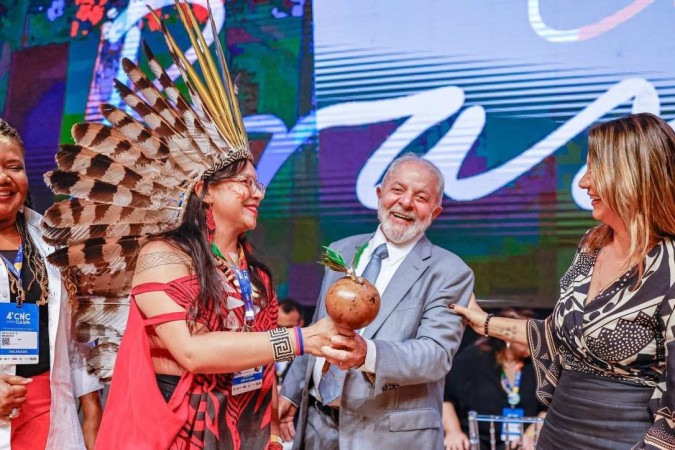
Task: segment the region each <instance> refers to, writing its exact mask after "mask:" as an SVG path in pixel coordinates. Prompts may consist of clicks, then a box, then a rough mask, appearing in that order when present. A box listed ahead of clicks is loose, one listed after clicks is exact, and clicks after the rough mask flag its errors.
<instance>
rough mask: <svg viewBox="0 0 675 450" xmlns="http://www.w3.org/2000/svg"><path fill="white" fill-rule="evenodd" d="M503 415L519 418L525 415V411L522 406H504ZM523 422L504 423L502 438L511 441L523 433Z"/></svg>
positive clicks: (504, 440)
mask: <svg viewBox="0 0 675 450" xmlns="http://www.w3.org/2000/svg"><path fill="white" fill-rule="evenodd" d="M502 416H504V417H508V418H515V419H519V418H521V417H524V416H525V411H524V410H523V409H522V408H504V409H503V410H502ZM522 434H523V433H522V423H520V422H506V421H505V422H504V423H503V424H502V435H501V439H502V441H503V442H510V441H513V440H514V439H516V438H519V437H520V436H521V435H522Z"/></svg>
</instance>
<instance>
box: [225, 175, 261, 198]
mask: <svg viewBox="0 0 675 450" xmlns="http://www.w3.org/2000/svg"><path fill="white" fill-rule="evenodd" d="M229 181H234V182H235V183H241V184H243V185H245V186H247V187H248V190H249V192H250V193H251V195H254V194H255V191H256V190H258V191H260V193H261V194H262V195H265V189H266V187H265V185H264V184H263V183H262V182H260V181H258V180H256V179H255V178H253V177H237V178H232V179H231V180H229Z"/></svg>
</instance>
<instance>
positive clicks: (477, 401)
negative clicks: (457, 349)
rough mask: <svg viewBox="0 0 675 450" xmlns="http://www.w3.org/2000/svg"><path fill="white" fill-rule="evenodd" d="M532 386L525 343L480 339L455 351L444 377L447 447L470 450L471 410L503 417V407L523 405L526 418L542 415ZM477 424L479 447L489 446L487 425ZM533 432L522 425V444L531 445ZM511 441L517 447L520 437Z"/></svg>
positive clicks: (519, 311)
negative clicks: (450, 366)
mask: <svg viewBox="0 0 675 450" xmlns="http://www.w3.org/2000/svg"><path fill="white" fill-rule="evenodd" d="M500 316H501V317H510V318H513V319H530V318H532V317H534V314H533V312H532V310H530V309H525V308H504V309H502V310H501V312H500ZM536 389H537V380H536V378H535V374H534V368H533V367H532V360H531V358H530V350H529V348H528V347H527V345H525V344H518V343H514V344H511V343H509V342H504V341H502V340H501V339H497V338H494V337H487V338H486V337H483V338H480V339H478V340H477V341H476V342H475V343H474V344H473V345H471V346H470V347H468V348H467V349H466V350H464V351H463V352H461V353H460V354H459V355H457V357H456V358H455V361H454V362H453V365H452V369H451V370H450V373H449V374H448V376H447V377H446V379H445V395H444V399H443V429H444V431H445V441H444V442H445V450H469V437H468V436H469V424H468V414H469V411H476V412H477V413H478V414H489V415H495V416H501V415H504V412H505V409H522V410H523V414H524V416H526V417H532V416H537V415H543V411H544V406H543V405H542V404H540V403H539V402H538V401H537V397H536ZM500 426H501V424H499V423H497V424H495V427H496V428H495V430H496V440H497V442H499V443H500V445H499V447H498V448H504V445H503V443H502V442H501V440H500V434H502V433H501V430H500V429H499V427H500ZM478 428H479V434H480V442H481V449H489V448H490V425H489V423H488V422H479V424H478ZM518 428H519V427H518ZM534 432H535V429H534V425H531V426H529V427H527V428H526V431H525V437H524V439H523V440H522V448H524V449H526V450H533V449H534V440H533V437H534ZM516 434H519V431H516ZM510 441H512V443H513V447H514V448H515V447H516V446H517V445H518V444H519V443H520V441H521V439H520V437H519V436H518V437H515V438H513V437H512V438H511V439H510Z"/></svg>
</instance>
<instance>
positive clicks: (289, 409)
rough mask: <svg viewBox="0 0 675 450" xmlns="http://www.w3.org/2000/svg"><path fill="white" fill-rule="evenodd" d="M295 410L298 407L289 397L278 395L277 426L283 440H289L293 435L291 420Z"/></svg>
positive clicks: (293, 417)
mask: <svg viewBox="0 0 675 450" xmlns="http://www.w3.org/2000/svg"><path fill="white" fill-rule="evenodd" d="M297 412H298V408H297V407H296V406H295V405H294V404H293V403H291V401H290V400H289V399H287V398H286V397H282V396H281V395H280V396H279V428H280V431H281V439H283V440H284V442H291V441H292V440H293V438H294V437H295V425H294V424H293V421H294V420H295V413H297Z"/></svg>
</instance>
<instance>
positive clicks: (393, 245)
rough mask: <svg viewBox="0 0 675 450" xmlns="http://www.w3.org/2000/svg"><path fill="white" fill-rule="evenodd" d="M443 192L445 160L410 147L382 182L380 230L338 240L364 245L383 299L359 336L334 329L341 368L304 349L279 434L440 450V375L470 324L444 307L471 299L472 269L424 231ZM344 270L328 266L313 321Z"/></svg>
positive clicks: (367, 266)
mask: <svg viewBox="0 0 675 450" xmlns="http://www.w3.org/2000/svg"><path fill="white" fill-rule="evenodd" d="M442 194H443V176H442V174H441V173H440V171H439V170H438V168H436V166H434V165H433V164H431V163H430V162H428V161H426V160H423V159H421V158H419V157H417V156H415V155H413V154H407V155H404V156H402V157H400V158H398V159H397V160H395V161H394V162H393V163H392V165H391V166H390V168H389V170H388V171H387V173H386V174H385V176H384V179H383V181H382V185H381V186H379V187H378V188H377V196H378V199H379V206H378V218H379V220H380V226H379V227H378V229H377V230H376V232H375V233H374V234H370V235H360V236H352V237H349V238H346V239H343V240H341V241H338V242H335V243H333V244H332V245H331V248H333V249H335V250H339V251H340V252H342V254H343V255H344V256H345V260H347V261H350V260H351V259H352V257H353V255H354V253H355V251H356V249H357V248H360V247H362V246H365V250H364V251H363V254H362V256H361V258H360V261H359V264H358V266H357V267H356V273H357V274H360V275H361V276H364V277H366V278H368V279H370V280H371V281H372V282H373V284H375V286H376V287H377V289H378V291H379V292H380V293H381V296H382V304H381V308H380V312H379V314H378V316H377V318H376V319H375V321H374V322H373V323H371V324H370V325H368V326H367V327H366V328H365V329H363V330H360V333H359V334H356V336H354V337H351V338H349V337H344V336H336V337H334V338H333V346H334V347H336V348H331V347H324V349H323V351H324V354H325V355H327V356H330V357H332V358H333V359H334V360H336V361H342V362H341V363H340V365H339V367H336V366H331V367H330V369H331V370H330V371H329V372H327V373H326V374H323V375H322V371H321V368H322V366H323V363H324V360H323V358H316V357H314V356H307V355H306V356H303V357H301V358H298V359H296V360H295V361H294V362H293V364H292V366H291V368H290V370H289V372H288V374H287V376H286V379H285V381H284V384H283V386H282V389H281V397H280V399H279V416H280V419H281V433H282V437H283V438H284V439H285V440H289V439H291V438H292V437H293V436H295V439H294V448H298V449H302V448H304V449H317V450H319V449H320V450H332V449H355V450H356V449H358V450H362V449H380V448H381V449H408V450H418V449H419V450H422V449H424V450H426V449H442V448H443V429H442V427H441V405H442V401H443V381H444V377H445V375H446V373H447V372H448V371H449V370H450V365H451V363H452V358H453V356H454V355H455V352H456V351H457V348H458V346H459V343H460V340H461V338H462V333H463V331H464V327H463V326H462V322H461V319H460V318H459V317H458V316H456V315H454V314H452V313H451V312H450V310H449V309H448V307H447V306H448V305H449V304H450V303H459V304H462V305H466V304H468V301H469V297H470V295H471V292H472V290H473V274H472V272H471V270H470V269H469V268H468V267H467V266H466V264H464V263H463V262H462V260H461V259H460V258H459V257H457V256H456V255H454V254H453V253H450V252H449V251H447V250H445V249H443V248H440V247H437V246H435V245H433V244H431V242H429V240H428V239H427V238H426V236H425V235H424V232H425V231H426V229H427V228H428V227H429V225H431V223H432V222H433V220H434V219H435V218H436V217H438V215H439V214H440V212H441V199H442ZM341 276H342V274H339V273H335V272H331V271H327V272H326V275H325V277H324V280H323V284H322V286H321V294H320V296H319V302H318V304H317V312H316V314H315V320H316V319H318V318H321V317H324V316H325V315H326V307H325V304H324V296H325V294H326V291H327V290H328V288H329V287H330V286H331V285H332V284H333V283H334V282H335V281H336V280H337V279H338V278H340V277H341ZM338 348H340V349H338ZM347 368H351V369H349V370H342V369H347ZM298 408H299V409H300V415H299V417H298V421H297V433H296V430H295V427H294V425H293V418H294V416H295V414H296V412H297V409H298Z"/></svg>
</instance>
